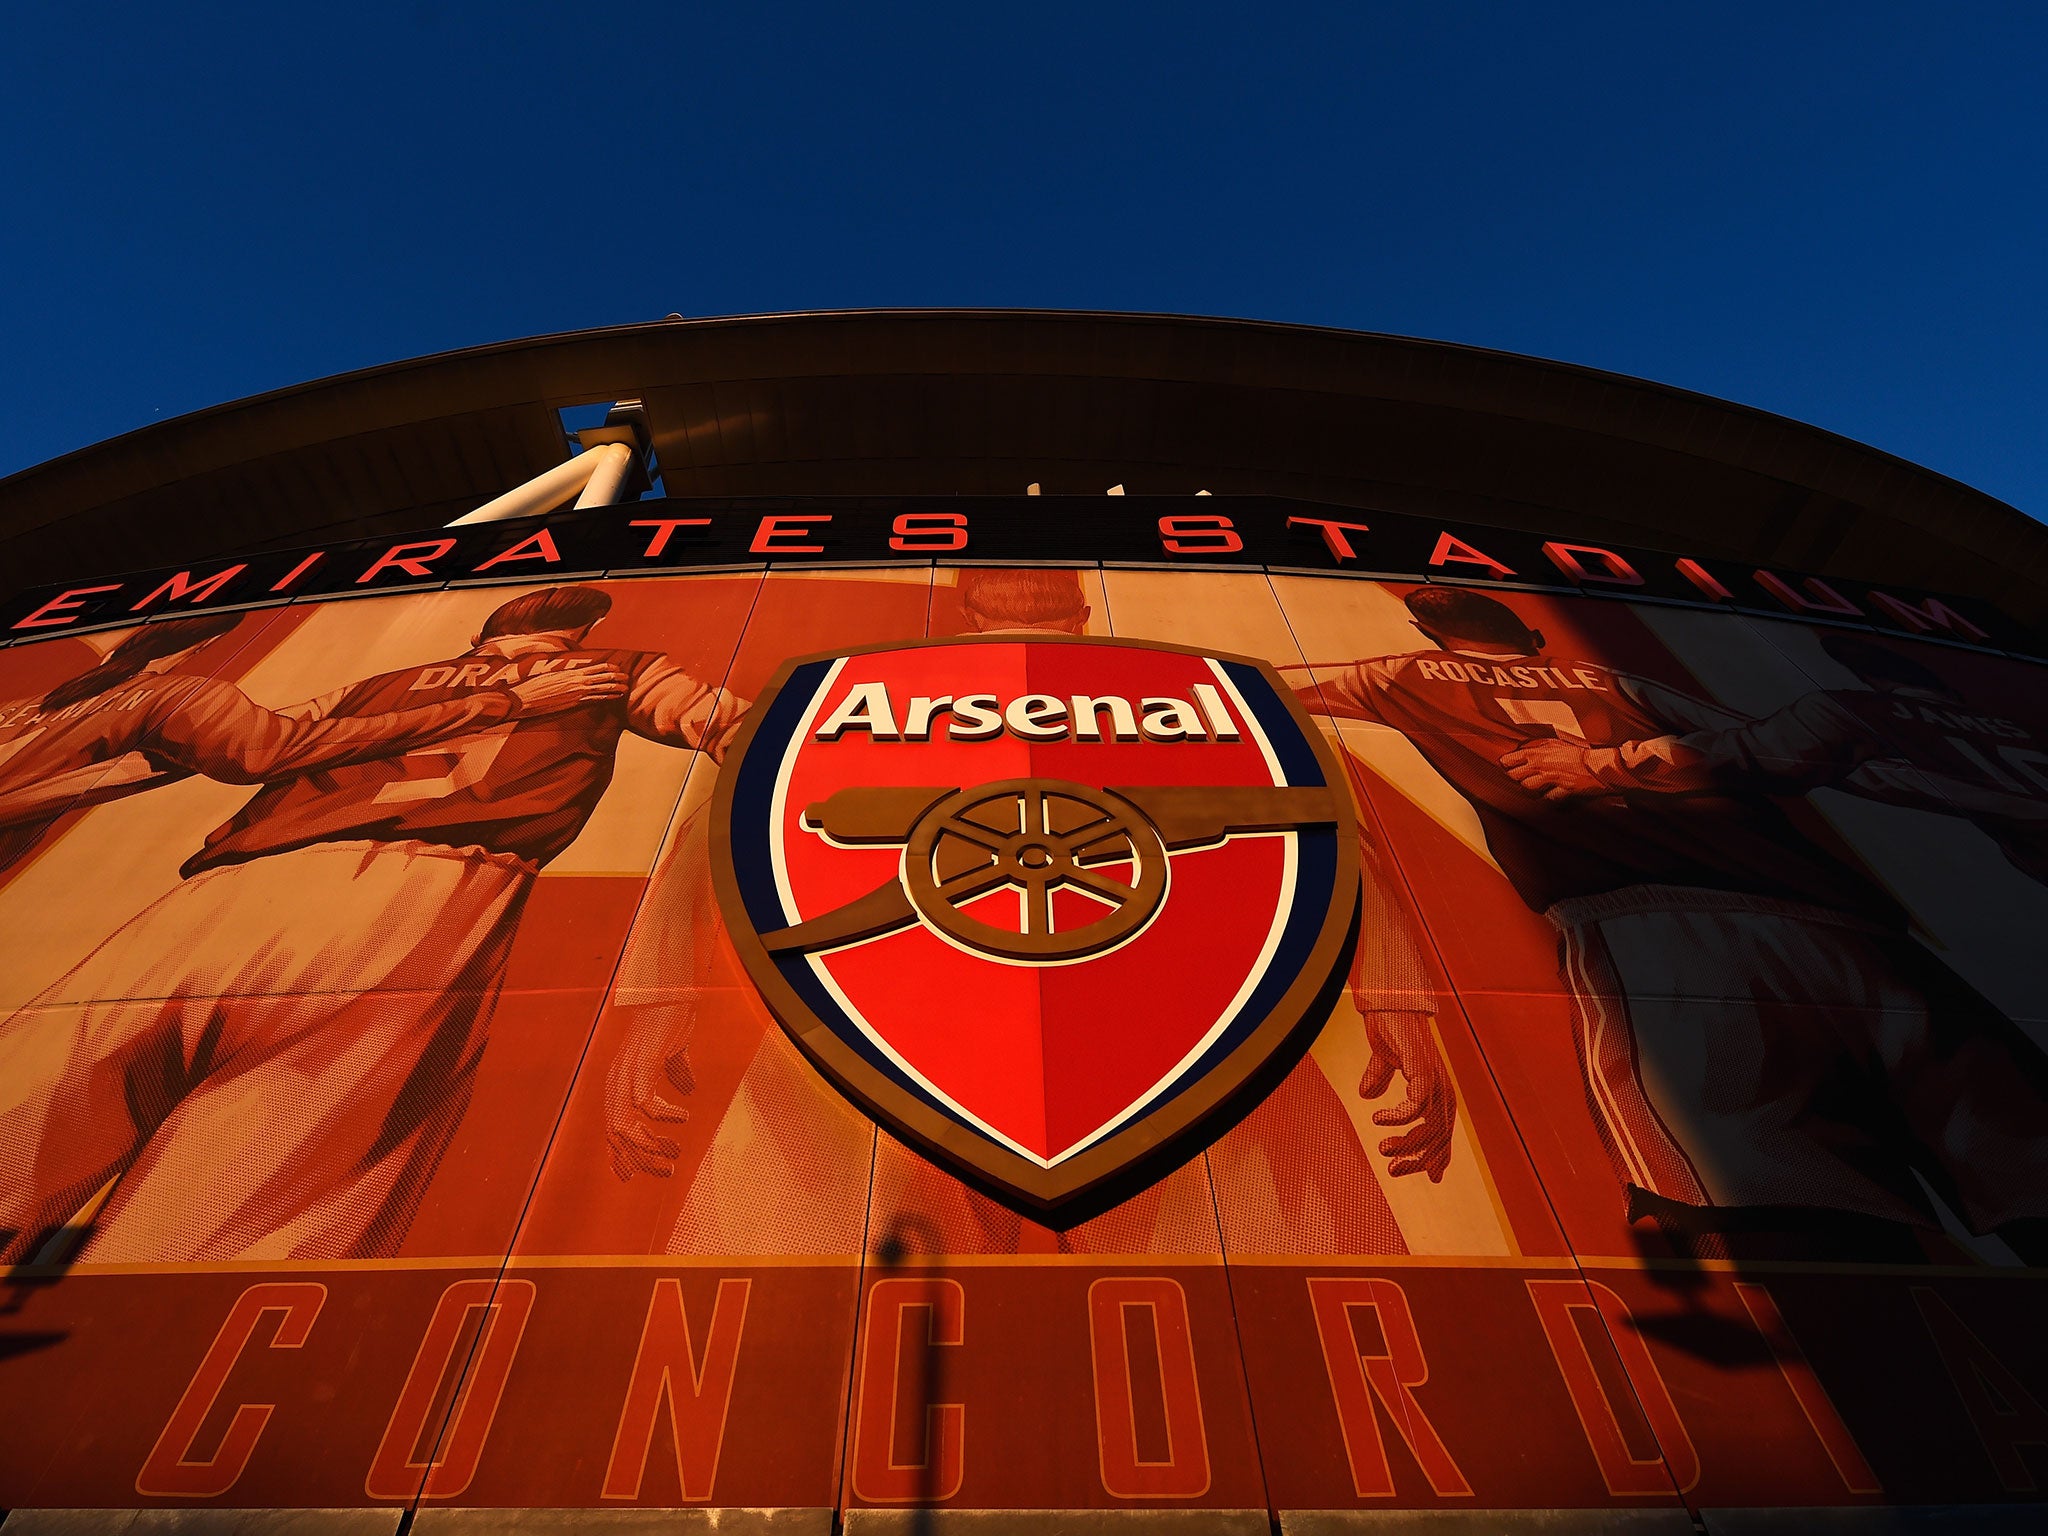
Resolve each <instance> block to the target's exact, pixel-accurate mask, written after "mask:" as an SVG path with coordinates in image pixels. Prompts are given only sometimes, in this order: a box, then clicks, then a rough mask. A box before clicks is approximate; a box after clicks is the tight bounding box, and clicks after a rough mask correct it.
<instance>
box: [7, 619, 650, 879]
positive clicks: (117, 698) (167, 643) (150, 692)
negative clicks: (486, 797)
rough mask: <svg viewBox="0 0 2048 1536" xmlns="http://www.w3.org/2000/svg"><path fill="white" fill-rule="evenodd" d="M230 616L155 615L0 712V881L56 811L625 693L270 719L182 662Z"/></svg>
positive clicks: (516, 689) (595, 673) (235, 779)
mask: <svg viewBox="0 0 2048 1536" xmlns="http://www.w3.org/2000/svg"><path fill="white" fill-rule="evenodd" d="M241 617H242V616H241V615H240V614H231V613H222V614H204V615H198V616H195V617H192V618H181V619H166V620H163V621H162V622H160V623H156V624H149V625H145V626H143V627H142V628H140V629H137V630H134V631H133V632H132V633H130V634H127V635H124V636H123V637H122V638H121V639H120V640H119V641H118V642H117V643H116V644H115V646H114V648H113V649H112V650H111V651H109V652H108V653H107V655H106V656H105V658H104V659H102V660H101V662H100V663H99V665H97V666H95V667H91V668H89V669H88V670H86V671H84V672H82V673H80V674H79V675H78V676H76V677H73V678H71V679H69V680H67V681H65V682H62V683H59V684H58V685H57V686H56V687H54V688H52V689H50V690H49V691H48V692H47V693H45V694H43V695H41V696H39V697H37V698H33V699H23V700H19V701H16V702H14V703H12V704H7V705H0V871H5V870H6V869H8V868H10V867H12V866H13V865H14V864H16V863H18V862H20V860H21V859H22V858H23V857H24V856H25V855H26V854H28V853H29V852H30V851H31V850H32V849H33V848H34V847H35V846H36V845H37V844H38V843H39V842H40V841H41V840H42V838H43V837H44V835H45V834H46V833H47V832H48V831H49V829H50V827H51V825H52V824H53V823H54V822H55V821H56V820H57V818H58V817H59V816H61V815H63V814H64V813H65V812H67V811H71V810H83V809H85V808H87V807H89V806H93V805H99V804H104V803H105V802H107V801H109V800H114V799H119V798H123V797H125V796H128V795H132V794H134V793H136V792H137V791H138V790H142V789H149V788H154V787H156V786H158V785H161V784H168V783H172V782H174V781H175V780H177V779H180V778H184V777H186V776H187V775H190V774H193V773H202V774H205V775H206V776H207V777H209V778H213V779H218V780H220V781H221V782H222V783H225V784H260V783H265V782H267V781H269V780H273V779H280V778H289V777H290V776H292V775H293V774H298V773H308V772H312V771H314V770H316V769H321V768H334V767H340V766H342V765H344V764H347V763H353V762H364V761H369V760H371V759H374V758H379V757H389V756H392V755H393V754H399V753H405V752H409V751H412V750H413V749H414V748H417V747H422V746H427V745H430V744H431V743H433V742H436V741H441V740H445V739H447V738H448V737H451V736H459V735H463V734H466V733H469V732H473V731H478V730H484V729H488V728H489V727H491V726H494V725H498V724H502V723H504V722H505V721H508V720H510V719H512V718H513V717H515V716H517V715H522V714H523V715H526V716H528V717H537V716H540V715H544V714H549V713H553V712H555V711H557V710H562V709H568V708H573V707H575V706H577V705H579V704H583V703H585V702H587V701H588V700H590V699H593V698H597V697H601V696H605V695H608V694H612V693H617V692H620V691H623V685H624V680H623V677H622V675H621V674H619V673H618V672H617V671H616V669H613V668H610V667H603V668H591V669H585V670H583V671H581V672H578V673H575V674H563V673H550V674H546V675H544V676H540V677H534V678H529V679H526V680H523V681H520V682H516V683H513V684H511V685H509V686H504V687H497V688H489V689H482V690H478V691H475V692H472V693H470V694H469V695H467V696H466V697H462V698H454V699H447V700H444V701H441V702H438V703H421V702H419V701H406V703H407V704H408V705H409V706H411V707H401V708H398V709H395V710H393V711H392V712H391V713H388V714H379V715H365V716H359V717H336V718H332V719H322V718H319V716H318V714H317V712H315V711H313V710H312V709H311V708H310V707H309V708H307V709H306V710H304V711H285V712H281V713H273V712H272V711H270V710H267V709H264V708H262V707H261V706H259V705H257V704H254V703H252V702H250V700H249V699H248V697H247V696H246V695H245V694H243V692H242V690H241V689H239V688H237V687H236V686H235V685H234V684H233V683H230V682H226V681H224V680H222V679H220V678H216V677H212V676H209V675H208V674H207V673H205V672H204V671H197V670H188V669H186V665H185V664H186V663H187V662H188V661H190V659H191V657H192V654H193V652H195V651H197V650H198V649H199V648H200V647H201V646H203V645H205V644H206V643H207V642H208V641H211V640H215V639H218V638H219V637H221V636H222V635H225V634H227V633H229V632H230V631H232V630H233V629H235V628H236V627H237V625H238V623H239V622H240V620H241Z"/></svg>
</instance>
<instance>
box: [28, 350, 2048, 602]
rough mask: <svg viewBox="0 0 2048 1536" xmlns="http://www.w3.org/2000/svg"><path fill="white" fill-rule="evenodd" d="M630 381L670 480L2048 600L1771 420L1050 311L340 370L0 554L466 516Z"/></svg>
mask: <svg viewBox="0 0 2048 1536" xmlns="http://www.w3.org/2000/svg"><path fill="white" fill-rule="evenodd" d="M626 397H638V398H640V399H642V400H643V401H645V403H646V409H647V414H648V419H649V422H650V424H651V427H652V430H653V434H654V445H655V451H656V455H657V457H658V459H659V462H660V467H661V471H662V474H663V478H664V483H665V486H666V489H667V492H668V494H670V495H672V496H691V495H704V496H753V495H869V494H890V495H899V494H900V495H932V494H938V495H986V494H1005V495H1013V494H1016V493H1017V492H1019V491H1021V490H1022V489H1023V488H1024V486H1025V484H1026V483H1027V482H1030V481H1037V482H1039V483H1041V484H1042V485H1043V486H1044V487H1045V489H1046V491H1047V492H1049V493H1059V492H1075V493H1092V492H1097V491H1101V490H1103V489H1105V488H1106V487H1107V486H1109V485H1110V484H1112V483H1122V484H1125V485H1127V486H1129V487H1130V489H1131V490H1132V491H1133V492H1134V493H1136V492H1161V493H1185V492H1191V491H1195V490H1198V489H1206V490H1209V491H1212V492H1215V493H1216V494H1218V495H1228V494H1232V493H1246V494H1266V495H1283V496H1297V497H1301V498H1304V499H1308V500H1315V501H1322V502H1329V503H1335V504H1339V505H1347V506H1359V507H1379V508H1385V509H1390V510H1396V511H1413V512H1420V513H1426V514H1430V515H1436V516H1442V517H1447V518H1456V519H1460V520H1464V521H1469V522H1477V523H1490V524H1496V525H1500V526H1505V527H1512V528H1521V529H1531V530H1541V531H1544V532H1555V533H1563V534H1566V535H1567V536H1570V537H1573V538H1577V539H1585V540H1601V539H1609V540H1614V541H1617V542H1623V543H1629V544H1635V545H1641V546H1646V547H1650V548H1662V549H1669V550H1673V551H1675V552H1687V553H1694V554H1699V555H1706V556H1720V557H1723V558H1730V559H1738V560H1747V561H1755V562H1757V563H1759V564H1771V565H1776V566H1781V567H1790V568H1794V569H1804V570H1815V571H1824V572H1829V573H1832V574H1839V575H1842V576H1845V577H1853V578H1856V579H1860V580H1866V581H1872V582H1896V583H1901V584H1905V585H1910V586H1913V587H1917V588H1933V589H1942V590H1949V591H1954V592H1958V593H1964V594H1969V595H1972V596H1976V597H1981V598H1984V599H1988V600H1989V601H1991V602H1994V603H1996V604H1998V605H1999V606H2001V607H2003V608H2005V609H2006V610H2007V611H2008V612H2009V613H2011V614H2013V615H2014V616H2015V617H2017V618H2020V619H2022V620H2023V621H2025V622H2028V623H2037V622H2039V621H2041V620H2042V619H2044V618H2048V529H2044V528H2043V527H2042V526H2041V525H2040V524H2038V523H2035V522H2034V521H2033V520H2031V519H2030V518H2028V517H2026V516H2025V515H2024V514H2022V513H2020V512H2019V511H2018V510H2016V509H2015V508H2013V507H2011V506H2008V505H2007V504H2006V503H2004V502H2001V501H1998V500H1996V499H1995V498H1993V497H1990V496H1986V495H1984V494H1983V493H1981V492H1978V491H1974V490H1971V489H1970V488H1969V487H1968V486H1965V485H1962V484H1959V483H1958V482H1956V481H1954V480H1951V479H1948V478H1947V477H1945V476H1942V475H1938V474H1935V473H1933V472H1932V471H1929V470H1926V469H1922V468H1920V467H1918V466H1916V465H1913V464H1910V463H1907V462H1906V461H1904V460H1902V459H1898V458H1895V457H1893V456H1891V455H1889V454H1886V453H1882V452H1880V451H1878V450H1877V449H1874V448H1870V447H1867V446H1865V445H1863V444H1860V443H1856V442H1852V441H1850V440H1848V439H1846V438H1842V437H1838V436H1836V435H1834V434H1832V433H1828V432H1823V431H1821V430H1819V429H1817V428H1813V427H1809V426H1803V425H1801V424H1799V423H1797V422H1793V421H1789V420H1786V419H1785V418H1783V417H1779V416H1773V415H1770V414H1769V413H1767V412H1763V411H1757V410H1752V409H1749V408H1747V407H1744V406H1740V405H1734V404H1731V403H1729V402H1727V401H1722V400H1716V399H1713V398H1711V397H1708V396H1704V395H1696V394H1691V393H1688V392H1686V391H1684V390H1678V389H1672V388H1668V387H1666V386H1663V385H1659V384H1653V383H1649V382H1646V381H1644V380H1640V379H1632V378H1626V377H1622V376H1619V375H1615V374H1608V373H1601V372H1599V371H1597V370H1594V369H1589V368H1581V367H1575V366H1572V365H1568V364H1563V363H1554V362H1546V361H1542V360H1539V359H1535V358H1528V357H1520V356H1516V355H1513V354H1510V353H1502V352H1490V351H1486V350H1483V349H1480V348H1475V347H1464V346H1456V345H1451V344H1448V343H1443V342H1431V341H1418V340H1412V339H1409V338H1405V337H1395V336H1382V335H1374V334H1368V333H1361V332H1352V331H1336V330H1324V329H1317V328H1314V327H1308V326H1294V325H1277V324H1268V323H1262V322H1253V321H1242V320H1214V319H1199V318H1188V317H1181V316H1168V315H1127V314H1094V313H1063V312H1048V311H1006V310H866V311H848V312H833V313H816V314H788V315H761V316H745V317H737V318H730V319H715V320H670V321H660V322H655V323H651V324H646V325H633V326H620V327H615V328H611V329H606V330H594V331H581V332H574V333H569V334H564V335H556V336H542V337H535V338H531V339H529V340H524V341H514V342H505V343H501V344H498V345H494V346H486V347H475V348H470V349H468V350H465V351H461V352H451V353H444V354H442V355H439V356H435V357H427V358H420V359H415V360H412V361H408V362H401V363H392V364H388V365H385V366H382V367H378V368H372V369H365V370H363V371H361V372H357V373H349V374H342V375H338V376H336V377H334V378H330V379H322V380H318V381H316V382H313V383H308V384H302V385H298V386H295V387H293V388H290V389H283V390H278V391H275V392H274V393H271V394H267V395H261V396H257V397H255V398H252V399H248V400H241V401H236V402H234V403H232V404H228V405H222V406H217V407H214V408H212V409H210V410H204V411H198V412H195V413H193V414H191V415H189V416H184V417H180V418H177V419H176V420H172V421H167V422H162V423H159V424H155V425H152V426H149V427H145V428H143V429H141V430H139V431H136V432H131V433H128V434H127V435H125V436H122V437H118V438H114V439H111V440H109V441H107V442H104V443H100V444H97V445H95V446H93V447H90V448H86V449H82V450H80V451H78V452H76V453H71V454H67V455H65V456H64V457H62V458H58V459H54V460H51V461H50V462H48V463H46V464H41V465H37V466H35V467H33V468H31V469H27V470H24V471H22V472H20V473H19V474H16V475H13V476H11V477H8V478H7V479H5V480H0V562H4V564H0V568H4V569H6V570H7V571H8V572H9V574H10V577H11V578H12V579H11V581H10V582H9V583H8V584H9V585H10V586H12V587H25V586H30V585H35V584H39V583H43V582H49V581H58V580H63V579H66V578H69V577H72V576H83V575H91V574H95V573H98V572H101V571H108V570H114V569H124V568H125V569H133V568H141V567H146V566H151V565H159V564H165V563H171V562H182V561H185V560H203V559H206V558H208V557H210V556H213V555H217V554H224V553H228V552H230V551H234V550H240V549H249V548H261V547H277V546H285V545H292V544H300V543H310V542H316V541H324V540H329V539H336V538H342V537H349V536H355V535H370V534H376V533H381V532H386V531H394V530H404V529H412V528H417V527H421V526H427V525H431V524H433V523H435V522H438V521H446V520H448V519H450V518H453V517H455V516H457V515H459V514H460V513H462V512H464V511H467V510H469V509H470V508H471V507H474V506H475V505H477V504H478V503H480V502H482V501H484V500H487V499H489V498H490V497H491V496H494V495H496V494H497V493H499V492H501V491H503V490H505V489H506V488H508V487H510V486H512V485H516V484H518V483H519V482H521V481H523V480H525V479H527V478H529V477H531V476H533V475H535V474H538V473H539V472H540V471H542V470H544V469H546V468H548V467H549V466H551V465H553V464H555V463H558V462H559V461H560V460H561V459H562V458H563V457H564V456H565V454H566V453H567V451H568V449H567V445H566V443H565V440H564V437H563V433H562V430H561V426H560V421H559V417H558V415H557V412H558V411H559V410H560V409H561V408H563V407H565V406H570V405H577V404H584V403H591V402H598V401H610V400H614V399H620V398H626ZM114 550H118V551H119V554H118V556H112V555H110V551H114Z"/></svg>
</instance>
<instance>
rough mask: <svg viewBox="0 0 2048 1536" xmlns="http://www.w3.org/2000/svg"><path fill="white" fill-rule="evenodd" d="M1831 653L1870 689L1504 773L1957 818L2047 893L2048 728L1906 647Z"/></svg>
mask: <svg viewBox="0 0 2048 1536" xmlns="http://www.w3.org/2000/svg"><path fill="white" fill-rule="evenodd" d="M1820 644H1821V649H1822V650H1824V651H1826V652H1827V654H1828V655H1829V656H1830V657H1831V658H1833V659H1834V660H1835V661H1837V662H1839V663H1840V664H1841V665H1842V666H1844V667H1846V668H1848V669H1849V670H1850V671H1851V672H1853V673H1855V674H1856V676H1857V677H1858V678H1860V679H1861V680H1862V681H1863V682H1864V684H1865V685H1866V686H1865V687H1863V688H1860V689H1857V688H1825V689H1816V690H1814V691H1813V692H1811V693H1807V694H1802V695H1801V696H1800V697H1798V698H1796V699H1794V700H1793V701H1792V702H1791V703H1789V704H1787V705H1786V706H1785V707H1784V708H1783V709H1780V710H1778V711H1777V712H1776V713H1774V714H1771V715H1769V716H1767V717H1765V718H1764V719H1762V720H1753V721H1750V722H1747V723H1746V724H1742V725H1737V726H1732V727H1729V728H1727V729H1724V730H1708V731H1700V732H1696V733H1694V734H1691V735H1686V736H1676V735H1665V736H1662V737H1658V738H1655V739H1652V740H1643V741H1630V742H1623V743H1622V744H1621V745H1620V746H1613V747H1593V746H1588V745H1581V744H1579V743H1576V742H1571V741H1566V740H1562V739H1559V740H1553V741H1535V742H1531V743H1529V744H1528V745H1527V746H1526V747H1524V748H1521V749H1520V750H1518V751H1516V752H1513V753H1510V754H1508V756H1507V757H1506V758H1505V759H1504V760H1503V763H1502V766H1503V767H1505V768H1506V769H1507V770H1508V772H1509V773H1510V774H1511V775H1512V776H1513V777H1514V778H1515V780H1516V782H1518V783H1520V784H1521V785H1522V786H1523V787H1524V788H1526V789H1530V790H1533V791H1537V792H1539V793H1542V794H1544V795H1545V796H1547V797H1548V798H1551V799H1558V800H1562V799H1568V798H1571V797H1573V796H1583V795H1606V794H1614V793H1617V792H1619V793H1623V794H1643V793H1654V792H1665V793H1673V794H1688V793H1695V792H1697V791H1698V790H1700V789H1701V788H1703V787H1705V788H1723V789H1750V790H1762V791H1766V792H1769V793H1780V794H1797V793H1800V792H1802V791H1805V790H1809V789H1823V788H1831V789H1844V790H1849V791H1851V792H1853V793H1855V794H1859V795H1863V796H1865V797H1866V798H1868V799H1872V800H1880V801H1883V802H1885V803H1887V804H1891V805H1901V806H1906V807H1909V808H1911V809H1914V810H1922V811H1935V812H1940V813H1943V814H1946V815H1952V816H1960V817H1962V818H1964V819H1965V820H1967V821H1969V822H1971V823H1972V824H1974V825H1975V826H1976V827H1977V828H1978V829H1979V830H1981V831H1982V832H1983V833H1984V834H1985V835H1986V836H1987V837H1989V838H1990V839H1991V840H1992V841H1993V842H1994V843H1996V844H1997V845H1998V849H1999V851H2000V852H2001V853H2003V854H2004V855H2005V858H2006V861H2007V862H2008V863H2010V864H2011V865H2012V866H2013V868H2015V869H2017V870H2019V871H2020V872H2021V873H2023V874H2025V875H2028V876H2030V877H2031V878H2033V879H2035V880H2038V881H2040V882H2042V883H2043V884H2048V722H2044V721H2042V720H2038V719H2029V718H2023V717H2022V715H2021V714H2020V713H2016V712H2015V711H2014V710H2013V709H2012V708H2011V706H2010V705H2008V704H2000V705H1997V706H1990V705H1980V704H1979V703H1977V702H1976V701H1974V700H1972V699H1968V698H1965V697H1964V696H1963V695H1962V694H1961V693H1960V692H1958V691H1957V690H1956V689H1955V688H1954V687H1952V686H1951V685H1950V684H1949V683H1948V682H1946V681H1945V680H1944V679H1943V678H1942V677H1941V676H1940V675H1939V674H1937V673H1936V672H1934V671H1933V670H1932V669H1930V668H1929V667H1927V666H1926V665H1925V664H1923V663H1922V662H1919V661H1916V660H1914V659H1913V658H1912V657H1911V656H1908V655H1905V654H1903V653H1902V652H1901V651H1899V650H1898V649H1897V648H1896V647H1893V646H1888V645H1886V644H1884V643H1883V642H1882V641H1878V640H1873V639H1868V638H1866V637H1864V636H1862V635H1857V634H1850V633H1845V632H1842V631H1835V630H1831V631H1828V632H1827V633H1825V634H1823V635H1822V636H1821V640H1820Z"/></svg>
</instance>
